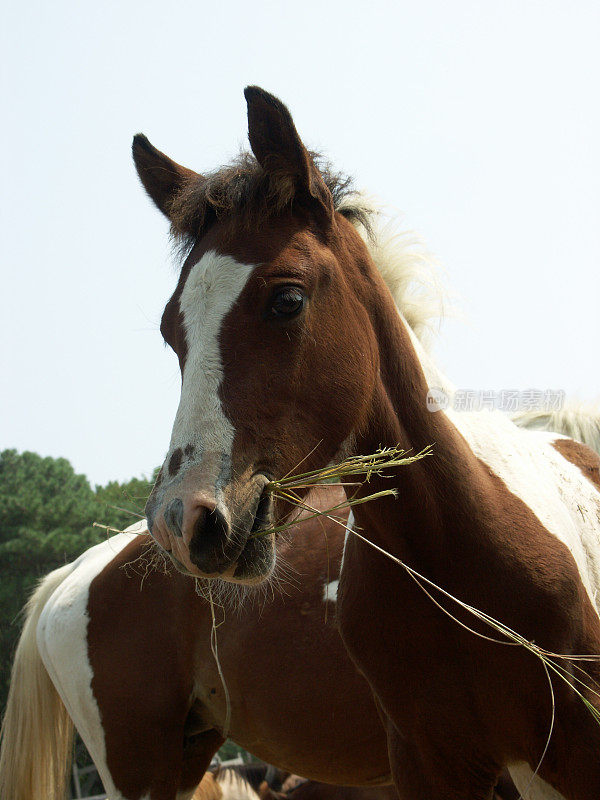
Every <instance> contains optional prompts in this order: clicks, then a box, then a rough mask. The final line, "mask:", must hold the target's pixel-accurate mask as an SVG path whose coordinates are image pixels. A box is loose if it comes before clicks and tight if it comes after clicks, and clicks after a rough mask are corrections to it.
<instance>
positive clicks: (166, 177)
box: [131, 133, 199, 218]
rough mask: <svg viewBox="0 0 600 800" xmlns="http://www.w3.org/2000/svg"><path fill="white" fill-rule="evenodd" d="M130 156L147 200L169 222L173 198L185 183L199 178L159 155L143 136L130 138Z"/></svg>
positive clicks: (191, 171)
mask: <svg viewBox="0 0 600 800" xmlns="http://www.w3.org/2000/svg"><path fill="white" fill-rule="evenodd" d="M131 152H132V154H133V160H134V162H135V168H136V169H137V174H138V175H139V176H140V180H141V182H142V183H143V185H144V189H145V190H146V192H147V193H148V196H149V197H150V199H151V200H152V201H153V202H154V204H155V205H156V206H157V207H158V208H159V209H160V210H161V211H162V213H163V214H164V215H165V216H166V217H169V218H170V215H171V204H172V202H173V199H174V197H175V196H176V195H177V193H178V192H179V191H181V189H182V188H183V186H184V184H185V183H186V182H187V181H188V180H190V179H192V178H198V177H199V175H198V174H197V173H196V172H194V171H193V170H191V169H187V168H186V167H182V166H181V165H180V164H177V163H176V162H175V161H172V160H171V159H170V158H169V156H166V155H165V154H164V153H161V152H160V150H157V149H156V147H154V145H152V144H150V142H149V141H148V139H147V138H146V137H145V136H144V134H143V133H137V134H136V135H135V136H134V137H133V144H132V146H131Z"/></svg>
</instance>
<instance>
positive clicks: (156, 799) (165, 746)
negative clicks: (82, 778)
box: [88, 723, 224, 800]
mask: <svg viewBox="0 0 600 800" xmlns="http://www.w3.org/2000/svg"><path fill="white" fill-rule="evenodd" d="M123 735H124V736H126V730H125V729H123ZM119 738H121V737H119ZM223 741H224V739H223V737H222V736H221V735H220V734H219V733H218V732H217V731H216V730H207V731H203V732H201V733H197V734H194V735H193V736H190V737H185V736H184V730H183V728H182V727H181V726H176V727H173V728H171V727H169V726H168V725H164V724H156V723H155V724H149V725H148V726H147V727H146V731H145V733H144V735H142V736H140V735H139V730H138V732H137V735H136V737H135V740H132V739H129V741H128V742H127V743H126V745H124V741H123V740H120V741H119V742H118V743H117V742H115V741H114V740H112V741H111V740H110V739H108V737H107V741H106V745H107V748H106V751H107V752H108V754H109V755H110V760H107V758H106V755H105V754H102V753H100V752H98V751H97V750H96V748H95V747H94V743H90V744H91V747H90V744H88V749H89V750H90V755H91V756H92V758H93V760H94V763H95V764H96V767H97V769H98V772H99V774H100V777H101V779H102V782H103V784H104V788H105V790H106V792H107V793H108V796H109V797H110V798H111V800H138V798H143V800H189V798H191V797H192V795H193V793H194V791H195V789H196V787H197V785H198V784H199V783H200V780H201V779H202V776H203V775H204V773H205V772H206V770H207V769H208V767H209V765H210V762H211V760H212V757H213V756H214V754H215V753H216V752H217V750H218V749H219V747H220V746H221V745H222V744H223ZM95 750H96V752H94V751H95ZM117 750H119V751H120V754H119V755H118V756H117V755H116V751H117ZM103 756H104V757H103Z"/></svg>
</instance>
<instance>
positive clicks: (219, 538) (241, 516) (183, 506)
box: [146, 480, 273, 583]
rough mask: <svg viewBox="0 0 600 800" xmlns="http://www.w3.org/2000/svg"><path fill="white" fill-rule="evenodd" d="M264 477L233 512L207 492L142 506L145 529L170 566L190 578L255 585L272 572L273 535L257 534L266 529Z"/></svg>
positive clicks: (268, 507) (267, 498) (267, 500)
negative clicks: (162, 551) (169, 559)
mask: <svg viewBox="0 0 600 800" xmlns="http://www.w3.org/2000/svg"><path fill="white" fill-rule="evenodd" d="M265 484H266V480H261V481H259V482H257V483H256V484H255V486H253V487H252V488H253V491H252V492H251V500H250V502H249V503H244V504H243V506H244V507H242V508H239V507H238V508H236V509H235V511H234V512H233V513H232V511H231V510H230V508H229V507H228V506H227V505H226V504H225V503H224V502H223V501H222V500H217V499H216V498H215V497H214V496H213V495H212V494H211V493H206V492H201V491H200V492H186V493H181V494H177V492H174V493H173V492H169V494H174V496H171V497H169V498H168V499H167V498H164V499H163V500H162V503H160V504H159V508H156V500H157V498H153V497H152V496H151V497H150V499H149V501H148V505H147V508H146V510H147V513H148V518H149V526H150V532H151V533H152V536H153V537H154V539H155V540H156V541H157V542H158V544H159V545H160V546H161V547H162V548H163V549H164V550H165V551H166V552H167V553H168V554H169V556H170V558H171V560H172V561H173V563H174V564H175V566H176V567H177V568H178V569H179V570H180V571H181V572H185V573H186V574H188V575H192V576H194V577H203V578H221V579H223V580H228V581H233V582H236V583H238V582H240V583H254V582H257V581H259V580H261V579H264V578H266V577H267V576H268V574H270V572H271V570H272V566H273V565H272V561H273V557H272V553H271V551H272V550H273V542H272V540H273V537H272V536H268V535H263V536H260V535H257V534H260V532H261V531H262V530H264V529H265V528H267V527H268V525H269V522H270V520H271V517H272V500H271V497H270V495H268V494H267V493H266V492H265V490H264V487H265Z"/></svg>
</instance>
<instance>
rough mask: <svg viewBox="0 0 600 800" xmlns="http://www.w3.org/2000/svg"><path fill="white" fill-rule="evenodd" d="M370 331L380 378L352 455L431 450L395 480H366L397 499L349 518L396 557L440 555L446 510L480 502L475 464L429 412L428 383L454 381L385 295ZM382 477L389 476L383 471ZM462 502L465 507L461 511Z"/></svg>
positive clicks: (447, 425)
mask: <svg viewBox="0 0 600 800" xmlns="http://www.w3.org/2000/svg"><path fill="white" fill-rule="evenodd" d="M376 309H377V311H376V313H375V315H374V318H373V319H374V328H375V332H376V335H377V337H378V341H379V352H380V360H381V369H380V380H379V383H378V385H377V386H376V388H375V392H374V396H373V402H372V407H371V409H370V414H369V418H368V422H367V424H366V425H364V426H363V427H362V429H361V432H360V434H358V435H357V436H356V452H357V453H372V452H375V450H377V449H378V448H379V447H382V446H383V447H394V446H397V445H400V447H401V448H402V449H404V450H410V451H411V452H412V453H417V452H419V451H421V450H422V449H423V448H424V447H427V446H428V445H433V455H431V456H428V457H426V458H424V459H422V460H421V461H417V462H416V463H414V464H411V465H408V466H402V467H399V468H397V469H396V472H395V475H394V477H393V478H389V477H386V478H372V479H371V481H370V482H369V483H368V484H366V486H365V488H364V492H365V493H368V494H371V493H374V492H376V491H379V490H384V489H389V488H391V487H392V486H393V488H395V489H396V491H397V493H398V499H397V500H394V499H387V498H384V499H383V500H380V501H378V502H377V503H366V504H364V505H360V506H357V507H356V508H355V519H356V522H357V524H358V525H359V526H360V527H363V528H364V529H365V530H367V531H369V534H370V536H371V538H372V539H373V540H374V541H376V543H377V544H379V545H381V546H382V547H384V548H386V549H389V550H391V551H393V552H395V553H396V554H398V555H402V554H406V550H407V549H408V550H409V551H410V552H413V553H414V552H415V550H418V551H419V552H421V553H423V554H424V553H426V552H429V553H430V554H439V551H440V538H443V537H444V528H445V523H444V519H445V517H446V515H447V507H446V500H447V499H448V498H451V499H452V504H453V506H456V504H457V503H458V504H460V505H462V507H463V509H465V510H467V511H468V506H469V505H472V506H474V505H477V504H478V503H480V502H481V497H480V496H479V493H478V490H477V481H474V482H472V483H471V482H470V478H472V477H474V476H475V475H477V474H478V473H479V471H480V465H479V463H478V462H477V459H476V458H475V456H474V455H473V453H472V451H471V450H470V448H469V447H468V445H467V444H466V442H465V441H464V439H463V438H462V436H461V435H460V434H459V432H458V431H457V430H456V428H455V427H454V426H453V425H452V423H451V422H450V420H449V419H448V417H447V416H446V415H445V414H444V413H443V412H442V411H438V412H436V413H432V412H431V411H429V410H428V409H427V391H428V389H429V387H430V386H437V387H438V388H443V389H444V390H445V391H446V392H447V393H448V394H449V395H451V394H452V386H451V384H450V383H449V382H448V381H447V380H446V379H445V377H444V376H443V375H442V374H441V373H440V372H439V371H438V370H437V368H436V367H435V365H434V364H433V362H432V361H431V360H430V359H429V357H428V356H427V354H426V353H425V351H424V349H423V348H422V346H421V345H420V343H419V342H418V340H417V339H416V337H415V336H414V334H412V332H411V331H410V328H409V326H408V325H407V323H406V322H405V320H404V319H403V318H402V316H401V315H400V314H399V313H398V312H397V310H396V308H395V307H394V306H392V304H391V302H389V301H387V300H385V299H384V300H383V301H381V300H380V301H379V302H378V303H377V304H376ZM386 474H388V473H386ZM465 507H466V508H465Z"/></svg>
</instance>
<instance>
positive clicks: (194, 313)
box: [166, 250, 254, 477]
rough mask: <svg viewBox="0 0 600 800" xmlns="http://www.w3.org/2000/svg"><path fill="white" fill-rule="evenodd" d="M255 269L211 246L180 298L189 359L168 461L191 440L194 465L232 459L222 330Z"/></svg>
mask: <svg viewBox="0 0 600 800" xmlns="http://www.w3.org/2000/svg"><path fill="white" fill-rule="evenodd" d="M253 269H254V266H253V265H251V264H240V263H239V262H238V261H236V260H235V259H234V258H232V257H231V256H227V255H222V254H220V253H217V252H216V251H214V250H210V251H209V252H207V253H205V254H204V255H203V256H202V258H201V259H200V261H198V263H197V264H195V265H194V266H193V267H192V269H191V270H190V274H189V275H188V277H187V280H186V282H185V286H184V287H183V291H182V293H181V297H180V299H179V308H180V310H181V313H182V315H183V325H184V329H185V338H186V343H187V357H186V361H185V366H184V370H183V382H182V386H181V399H180V401H179V408H178V409H177V414H176V416H175V422H174V424H173V433H172V436H171V444H170V447H169V453H168V454H167V459H166V462H167V463H168V460H169V458H170V455H171V454H172V453H173V451H174V450H176V449H177V448H182V449H183V448H185V447H186V445H188V444H191V445H193V446H194V447H195V454H194V462H195V463H200V462H201V461H202V458H203V456H204V455H206V454H208V453H212V454H215V453H216V454H218V456H219V458H225V459H229V460H230V459H231V449H232V445H233V435H234V428H233V425H232V424H231V422H230V421H229V420H228V419H227V417H226V416H225V414H224V413H223V409H222V407H221V401H220V399H219V387H220V385H221V381H222V380H223V364H222V362H221V350H220V346H219V332H220V330H221V326H222V324H223V318H224V317H225V316H226V315H227V314H228V313H229V312H230V311H231V309H232V307H233V305H234V304H235V302H236V300H237V299H238V297H239V296H240V293H241V292H242V290H243V288H244V286H245V285H246V282H247V281H248V278H249V276H250V274H251V272H252V270H253ZM215 477H218V476H215Z"/></svg>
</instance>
